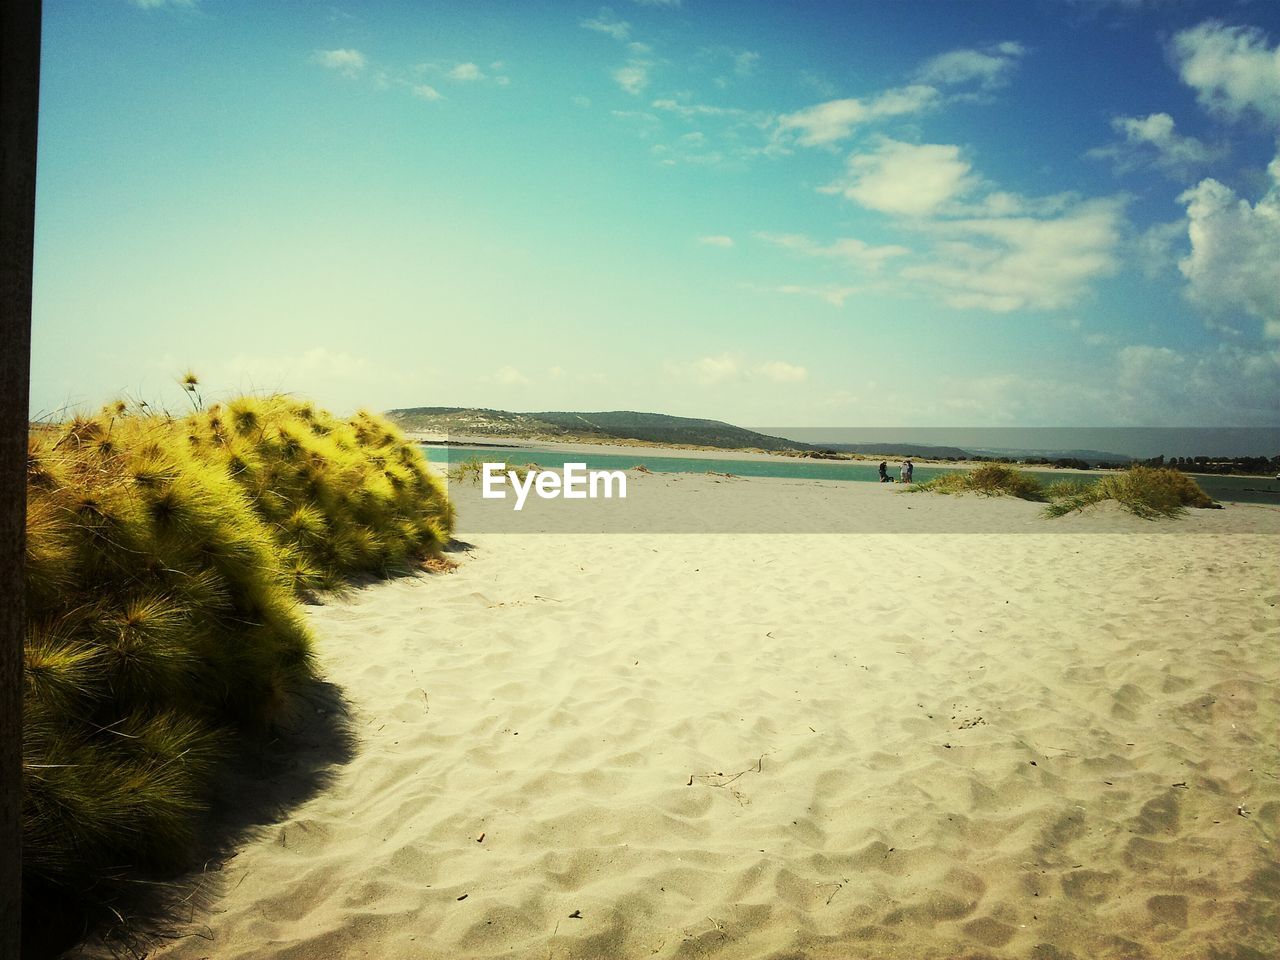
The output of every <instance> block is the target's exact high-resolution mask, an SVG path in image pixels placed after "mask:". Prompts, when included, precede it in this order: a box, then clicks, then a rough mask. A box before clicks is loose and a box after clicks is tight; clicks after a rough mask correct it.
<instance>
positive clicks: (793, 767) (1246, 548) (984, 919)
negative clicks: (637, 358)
mask: <svg viewBox="0 0 1280 960" xmlns="http://www.w3.org/2000/svg"><path fill="white" fill-rule="evenodd" d="M643 482H644V483H647V484H652V485H655V486H657V487H659V488H660V489H659V494H660V495H659V496H656V497H652V498H650V499H649V500H648V501H646V502H648V503H658V502H660V501H662V500H663V499H664V497H666V498H683V497H688V496H690V495H692V494H693V493H694V492H698V493H699V494H700V495H703V496H705V497H707V498H708V502H709V503H711V504H716V503H719V504H721V505H723V508H724V509H740V510H741V509H746V508H751V507H753V505H756V501H757V500H758V501H760V503H761V504H763V503H764V502H765V501H766V500H767V498H768V497H769V496H771V495H773V494H771V489H772V488H771V487H770V484H769V483H768V482H742V483H737V484H719V485H716V483H715V479H714V478H710V477H684V478H672V477H666V478H663V477H659V476H657V475H654V476H650V477H645V478H644V481H643ZM843 487H845V488H849V489H847V492H846V494H845V495H849V496H868V497H870V496H876V495H879V494H880V493H881V491H879V490H877V489H876V485H872V484H844V485H843ZM811 488H812V490H814V491H821V490H822V488H823V485H821V484H813V485H811ZM774 493H776V491H774ZM819 495H820V494H819V493H813V494H812V496H814V497H817V496H819ZM753 498H755V500H753ZM930 500H931V501H932V503H931V504H930V509H933V510H942V511H946V512H948V514H949V515H950V516H951V517H952V518H953V519H954V521H955V523H956V524H957V526H956V527H954V528H953V532H947V528H941V527H937V526H936V525H935V526H933V527H923V528H920V529H924V530H926V531H927V532H917V533H909V532H903V533H898V534H893V533H885V534H865V535H857V534H844V535H821V534H805V535H795V536H776V535H760V534H755V535H753V534H746V533H744V534H725V535H690V534H683V535H682V534H645V533H628V534H612V535H573V534H547V535H516V534H477V535H474V536H472V535H469V534H468V528H467V518H466V515H465V513H464V515H463V516H462V517H461V520H460V524H459V530H458V535H459V537H461V538H462V539H464V540H467V541H469V544H470V549H468V550H466V551H465V552H462V553H457V554H454V556H455V558H457V559H458V560H459V566H458V568H457V570H456V571H455V572H453V573H451V574H443V575H425V574H424V575H420V576H413V577H405V578H400V579H395V580H390V581H385V582H379V583H375V584H372V585H369V586H366V587H363V588H359V589H356V590H353V591H352V592H351V593H349V594H348V595H345V596H341V597H330V598H328V599H325V600H324V601H323V602H322V603H321V604H319V605H315V606H312V607H309V608H308V616H309V619H310V621H311V623H312V625H313V627H314V629H315V632H316V634H317V636H318V641H319V642H318V655H319V661H320V666H321V670H322V672H323V673H324V675H325V676H326V678H327V680H328V681H329V682H331V683H332V684H334V685H335V686H336V688H337V689H338V690H339V691H340V693H341V696H342V697H343V698H344V700H345V701H346V702H347V703H348V705H349V710H350V714H351V719H352V725H353V728H354V732H355V736H356V744H355V747H354V750H353V755H352V756H351V757H350V759H349V760H347V761H346V762H344V763H340V764H336V765H335V766H334V767H333V768H332V769H331V770H330V771H329V775H330V777H331V782H330V783H329V785H328V786H327V787H326V788H325V789H323V790H321V791H319V792H318V793H316V794H315V795H313V796H311V797H310V798H309V799H307V800H306V801H305V802H303V803H302V804H301V805H298V806H295V807H293V808H292V809H290V810H289V811H288V813H287V815H286V816H285V818H284V819H283V820H281V821H280V822H277V823H274V824H272V825H270V826H268V827H266V828H265V829H263V830H261V831H260V832H259V834H258V835H257V836H256V837H255V838H254V839H253V840H251V841H250V842H248V843H247V844H245V845H244V846H243V847H242V848H241V849H240V850H239V852H238V853H237V854H236V855H235V856H234V857H233V858H231V859H230V860H229V861H227V862H226V863H224V864H222V865H221V866H220V867H217V869H216V870H215V869H214V867H211V873H210V874H208V878H209V879H208V880H207V881H206V887H205V899H206V900H207V905H206V906H203V907H201V908H199V909H196V910H195V911H194V912H192V913H191V914H190V922H189V923H187V924H184V925H181V926H179V927H176V928H174V929H172V930H171V931H168V935H169V936H170V937H171V939H168V940H166V941H165V942H164V945H163V946H162V947H160V948H159V949H158V951H157V952H156V953H154V954H153V955H154V956H157V957H165V958H173V960H178V958H202V957H216V958H220V960H232V958H266V957H273V958H345V957H379V958H406V960H407V958H441V960H443V958H489V957H492V958H497V957H507V958H526V957H528V958H570V957H573V958H578V960H589V958H600V960H605V958H609V960H618V958H631V957H637V958H648V957H656V958H686V957H690V958H691V957H717V958H778V960H780V958H784V957H785V958H802V957H804V958H833V960H834V958H850V957H901V958H954V957H968V958H980V957H983V958H988V957H989V958H1014V957H1018V958H1023V957H1035V958H1039V960H1050V958H1056V960H1062V958H1069V957H1075V958H1079V960H1085V958H1122V957H1123V958H1140V957H1141V958H1148V957H1149V958H1164V957H1187V958H1190V957H1197V958H1201V957H1207V956H1216V957H1234V958H1247V957H1262V956H1268V955H1273V952H1274V950H1275V948H1276V946H1277V928H1276V925H1275V918H1276V907H1277V900H1278V899H1280V871H1278V870H1277V867H1276V862H1277V857H1276V848H1275V844H1276V840H1277V830H1280V765H1278V763H1277V756H1278V755H1280V753H1278V751H1277V730H1280V708H1278V704H1280V693H1278V692H1277V691H1280V684H1278V683H1277V681H1278V680H1280V676H1278V674H1280V662H1278V659H1277V643H1278V642H1280V610H1278V608H1277V602H1280V589H1278V588H1277V585H1276V581H1275V570H1276V568H1277V559H1280V539H1278V538H1277V537H1276V534H1277V533H1280V509H1277V508H1271V507H1246V506H1238V507H1237V506H1232V507H1229V508H1228V509H1225V510H1219V511H1193V515H1192V516H1191V517H1189V518H1188V519H1187V520H1184V521H1180V522H1179V523H1181V525H1182V526H1181V527H1179V529H1180V530H1183V531H1187V532H1185V534H1183V535H1167V534H1163V533H1159V532H1156V531H1157V530H1158V529H1164V528H1167V527H1169V526H1171V525H1172V524H1173V522H1170V521H1164V522H1162V523H1160V524H1155V523H1151V522H1147V521H1138V520H1136V519H1135V518H1132V517H1128V516H1126V515H1122V514H1120V513H1118V512H1116V511H1108V510H1101V511H1097V512H1095V513H1094V514H1092V515H1090V516H1085V517H1066V518H1063V519H1062V521H1061V522H1058V523H1057V525H1056V526H1045V527H1043V530H1041V529H1037V530H1035V531H1034V532H1026V530H1025V528H1026V525H1027V524H1028V523H1029V522H1030V515H1029V514H1028V513H1027V508H1028V507H1029V506H1031V505H1028V504H1024V503H1021V502H1018V501H1009V500H997V499H986V498H974V497H964V498H954V497H953V498H941V497H931V498H930ZM883 502H884V503H885V504H887V506H886V507H884V509H886V510H895V511H898V512H899V513H900V514H901V516H902V518H903V522H904V524H907V519H906V518H907V517H908V513H907V508H908V506H913V505H914V507H915V508H916V509H919V508H920V507H919V502H918V500H916V499H915V498H911V497H891V498H888V499H884V500H883ZM710 509H714V507H711V508H710ZM913 512H914V511H913ZM978 512H981V513H982V515H983V517H982V521H981V523H978V522H976V521H974V522H970V521H969V520H967V519H966V518H971V517H973V516H974V515H975V514H977V513H978ZM992 517H1003V518H1004V519H1005V522H1006V524H1007V531H1004V532H986V533H964V532H959V531H963V530H965V529H984V530H990V529H992ZM995 528H996V529H997V530H998V531H999V530H1000V527H999V523H996V525H995ZM909 529H912V527H911V526H910V524H908V525H907V526H906V527H904V531H905V530H909ZM1015 530H1019V531H1022V532H1018V533H1017V535H1014V532H1013V531H1015ZM1107 531H1112V532H1107ZM1192 531H1194V532H1192ZM262 788H263V789H264V790H268V789H270V788H271V783H270V781H267V782H264V783H263V784H262ZM215 866H216V865H215Z"/></svg>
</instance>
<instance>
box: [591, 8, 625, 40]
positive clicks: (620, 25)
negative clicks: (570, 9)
mask: <svg viewBox="0 0 1280 960" xmlns="http://www.w3.org/2000/svg"><path fill="white" fill-rule="evenodd" d="M579 26H581V27H582V28H583V29H584V30H594V31H595V32H596V33H603V34H605V35H607V36H610V37H613V39H615V40H625V39H627V37H629V36H631V24H629V23H627V21H625V20H619V19H617V18H616V17H615V16H614V15H613V11H612V10H610V9H609V8H608V7H601V8H600V12H599V13H598V14H596V15H595V16H594V17H592V18H591V19H590V20H583V21H582V22H581V23H580V24H579Z"/></svg>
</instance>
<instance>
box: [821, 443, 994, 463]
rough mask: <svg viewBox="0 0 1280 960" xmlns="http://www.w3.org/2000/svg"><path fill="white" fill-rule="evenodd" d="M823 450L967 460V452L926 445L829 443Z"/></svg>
mask: <svg viewBox="0 0 1280 960" xmlns="http://www.w3.org/2000/svg"><path fill="white" fill-rule="evenodd" d="M822 449H824V450H839V451H840V452H841V453H861V454H864V455H867V456H880V457H920V458H921V459H923V460H947V459H955V460H967V459H969V451H968V450H961V449H960V448H959V447H934V446H930V445H929V444H927V443H829V444H824V445H823V446H822Z"/></svg>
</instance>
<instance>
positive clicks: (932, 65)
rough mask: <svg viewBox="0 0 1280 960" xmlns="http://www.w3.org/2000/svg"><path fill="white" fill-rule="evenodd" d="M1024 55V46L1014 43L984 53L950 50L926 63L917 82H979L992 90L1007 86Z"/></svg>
mask: <svg viewBox="0 0 1280 960" xmlns="http://www.w3.org/2000/svg"><path fill="white" fill-rule="evenodd" d="M1025 53H1026V50H1025V48H1024V47H1023V46H1022V44H1020V43H1015V42H1013V41H1006V42H1005V43H1000V44H996V45H995V46H992V47H986V48H984V49H982V50H973V49H962V50H951V51H948V52H947V53H942V54H939V55H938V56H936V57H934V58H933V59H932V60H929V61H928V62H926V63H925V65H924V66H922V67H921V68H920V70H919V72H918V73H917V74H916V79H918V80H919V81H920V82H921V83H927V84H941V85H953V84H963V83H970V82H977V83H979V84H980V85H981V86H982V87H983V88H985V89H988V90H990V89H994V88H995V87H999V86H1002V85H1004V84H1005V83H1007V82H1008V76H1009V73H1010V71H1012V70H1013V68H1014V67H1015V66H1016V65H1017V63H1018V60H1019V59H1020V58H1021V57H1022V56H1023V55H1024V54H1025Z"/></svg>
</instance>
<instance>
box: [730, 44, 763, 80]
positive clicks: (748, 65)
mask: <svg viewBox="0 0 1280 960" xmlns="http://www.w3.org/2000/svg"><path fill="white" fill-rule="evenodd" d="M759 62H760V54H758V53H756V52H755V51H754V50H739V51H738V52H737V53H735V54H733V72H734V73H736V74H737V75H738V76H740V77H748V76H750V75H751V74H752V73H754V72H755V69H756V64H757V63H759Z"/></svg>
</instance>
